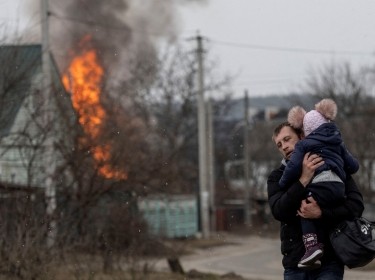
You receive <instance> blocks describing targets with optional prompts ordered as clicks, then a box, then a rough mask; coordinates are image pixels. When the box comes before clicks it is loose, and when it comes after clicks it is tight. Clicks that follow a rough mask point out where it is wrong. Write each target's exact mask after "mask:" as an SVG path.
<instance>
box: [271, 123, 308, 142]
mask: <svg viewBox="0 0 375 280" xmlns="http://www.w3.org/2000/svg"><path fill="white" fill-rule="evenodd" d="M286 126H288V127H290V128H291V129H292V130H293V131H294V132H295V133H296V134H297V135H298V137H301V136H302V134H303V131H302V129H300V128H294V127H293V126H291V125H290V123H288V122H282V123H280V124H279V125H278V126H276V127H275V129H274V130H273V135H272V139H274V138H275V137H276V136H277V135H279V133H280V131H281V129H282V128H283V127H286Z"/></svg>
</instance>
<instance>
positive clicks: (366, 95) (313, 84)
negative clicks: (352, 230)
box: [306, 63, 375, 197]
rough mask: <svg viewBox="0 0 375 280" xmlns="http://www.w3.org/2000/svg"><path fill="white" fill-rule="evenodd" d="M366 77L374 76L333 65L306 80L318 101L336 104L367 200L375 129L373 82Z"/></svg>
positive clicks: (370, 192)
mask: <svg viewBox="0 0 375 280" xmlns="http://www.w3.org/2000/svg"><path fill="white" fill-rule="evenodd" d="M364 71H366V72H364ZM366 75H369V76H371V75H373V74H372V73H371V72H368V71H367V70H364V69H360V70H358V71H354V70H353V69H352V67H351V66H350V65H349V64H346V63H345V64H341V65H330V66H326V67H324V68H323V69H321V70H320V71H318V72H316V73H314V74H312V76H311V77H310V78H309V79H308V80H307V83H306V90H307V92H308V93H310V94H313V95H315V96H317V97H319V98H327V97H329V98H332V99H334V100H335V101H336V103H337V105H338V117H337V123H338V125H339V127H340V129H341V132H342V134H343V138H344V141H345V144H346V146H347V147H348V149H349V150H350V151H351V152H352V153H353V154H354V155H355V156H356V157H357V158H358V160H359V161H360V170H359V172H358V173H357V175H356V176H355V178H356V181H357V183H358V184H359V186H360V188H361V190H362V191H363V192H364V194H366V195H367V196H366V197H373V196H374V191H375V188H374V185H373V181H374V176H375V169H374V160H375V157H374V156H375V155H374V153H373V149H372V143H373V141H374V140H375V139H374V133H373V131H374V130H375V125H374V123H373V121H372V118H373V111H374V108H375V100H374V98H373V96H372V95H371V92H370V91H369V89H370V88H372V86H371V83H373V79H364V77H365V76H366ZM369 83H370V84H369ZM358 132H362V133H358Z"/></svg>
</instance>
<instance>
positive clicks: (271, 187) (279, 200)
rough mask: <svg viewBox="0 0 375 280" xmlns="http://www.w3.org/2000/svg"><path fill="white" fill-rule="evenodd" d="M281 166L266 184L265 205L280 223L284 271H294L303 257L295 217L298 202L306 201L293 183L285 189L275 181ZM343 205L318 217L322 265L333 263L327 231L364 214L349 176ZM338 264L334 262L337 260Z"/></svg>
mask: <svg viewBox="0 0 375 280" xmlns="http://www.w3.org/2000/svg"><path fill="white" fill-rule="evenodd" d="M284 168H285V166H284V165H281V166H280V167H279V168H278V169H276V170H274V171H272V172H271V174H270V175H269V177H268V181H267V188H268V201H269V205H270V207H271V212H272V215H273V216H274V218H275V219H276V220H278V221H280V223H281V224H280V239H281V253H282V254H283V266H284V268H295V267H297V264H298V262H299V261H300V259H301V258H302V256H303V254H304V253H305V248H304V245H303V242H302V231H301V224H300V219H299V217H298V216H297V215H296V214H297V210H298V209H299V208H300V205H301V201H302V200H303V199H305V198H306V193H305V188H304V186H303V185H302V184H301V183H300V182H299V181H297V182H295V183H293V184H292V185H290V186H288V187H287V188H286V189H285V188H281V187H280V185H279V180H280V178H281V176H282V175H283V171H284ZM345 194H346V200H345V202H344V203H343V204H342V205H341V206H339V207H336V208H333V209H322V217H321V219H319V220H317V222H319V225H318V228H319V229H320V230H323V240H321V241H322V242H323V243H324V255H323V258H322V259H321V261H322V265H324V263H325V262H327V261H332V260H334V259H337V258H336V256H335V254H334V252H333V249H332V247H331V245H330V242H329V239H328V231H329V229H331V228H332V226H334V225H335V224H337V223H339V222H340V221H342V220H344V219H350V218H354V217H359V216H361V215H362V212H363V210H364V205H363V198H362V195H361V193H360V192H359V190H358V187H357V185H356V183H355V182H354V180H353V179H352V177H351V176H350V175H348V176H347V179H346V181H345ZM337 261H338V259H337Z"/></svg>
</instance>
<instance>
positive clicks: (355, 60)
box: [0, 0, 375, 96]
mask: <svg viewBox="0 0 375 280" xmlns="http://www.w3.org/2000/svg"><path fill="white" fill-rule="evenodd" d="M31 1H32V2H34V3H35V2H38V1H39V2H40V0H1V1H0V20H1V21H2V22H3V21H7V22H12V23H13V24H18V25H20V26H23V27H24V28H26V29H29V28H30V29H31V28H32V27H35V25H38V21H37V20H35V18H36V16H35V14H34V17H33V18H27V17H24V16H22V17H21V19H20V14H21V15H25V10H26V9H28V7H29V6H30V2H31ZM136 1H141V0H136ZM143 1H150V0H143ZM153 1H156V0H153ZM157 1H166V0H157ZM169 1H177V2H179V3H181V2H184V3H185V4H184V5H176V6H177V7H179V8H178V9H177V13H176V14H177V17H176V18H177V20H178V21H179V25H180V29H179V30H180V32H179V34H180V39H181V40H185V39H186V38H191V37H193V36H195V35H196V34H197V31H199V33H200V34H201V35H202V36H203V37H205V38H206V39H207V40H205V41H204V47H205V48H206V49H208V50H209V55H210V57H211V58H214V59H215V60H217V61H218V62H219V67H220V68H219V69H218V70H219V71H220V72H221V73H223V74H225V73H230V74H233V75H235V76H236V77H237V78H236V79H235V80H234V83H233V88H234V90H235V93H236V95H238V96H241V95H243V92H244V90H245V89H247V90H249V92H250V94H251V95H257V96H258V95H267V94H286V93H289V92H291V91H296V90H298V89H299V86H300V85H301V84H303V82H304V81H305V79H306V77H307V75H308V71H309V70H310V69H317V68H319V67H322V66H323V65H324V64H329V63H332V62H334V63H342V62H344V61H346V62H350V63H351V64H352V65H353V66H354V67H360V66H365V65H373V64H374V62H375V55H374V53H375V37H374V29H375V1H374V0H195V1H192V0H189V1H188V0H169ZM186 2H192V3H190V4H186ZM34 6H35V5H34ZM36 6H37V7H39V5H36ZM31 14H32V13H31ZM155 16H156V15H155ZM186 44H188V43H186ZM189 44H190V45H191V42H190V43H189Z"/></svg>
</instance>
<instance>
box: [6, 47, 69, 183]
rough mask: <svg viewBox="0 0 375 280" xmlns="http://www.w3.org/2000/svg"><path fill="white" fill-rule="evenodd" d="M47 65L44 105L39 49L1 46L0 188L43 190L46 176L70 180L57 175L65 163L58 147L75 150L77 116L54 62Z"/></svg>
mask: <svg viewBox="0 0 375 280" xmlns="http://www.w3.org/2000/svg"><path fill="white" fill-rule="evenodd" d="M50 62H51V65H50V66H51V67H50V69H51V80H52V81H51V86H50V87H49V89H48V90H50V93H51V98H49V99H48V100H45V98H44V97H43V96H45V95H44V94H43V91H44V90H45V89H43V86H42V85H43V83H42V78H43V75H42V48H41V46H40V45H6V46H0V63H1V65H2V67H1V68H0V72H1V74H0V182H1V184H3V185H7V184H8V185H17V186H24V187H44V184H45V182H46V180H47V178H48V177H50V178H54V179H55V180H56V182H57V181H61V180H63V178H62V177H64V178H68V177H69V176H68V177H66V176H65V175H66V174H64V172H58V170H59V168H60V167H61V166H62V165H63V164H64V160H63V156H62V154H61V151H60V150H59V149H58V146H59V145H60V146H61V145H62V144H63V145H64V146H65V147H67V146H69V145H73V142H72V139H73V135H72V130H71V129H70V128H71V127H72V126H73V125H74V124H75V122H76V113H75V111H74V109H73V107H72V104H71V100H70V96H69V95H68V94H67V93H66V91H65V89H64V87H63V85H62V83H61V79H60V75H59V72H58V69H57V66H56V64H55V63H54V60H53V58H52V57H51V60H50ZM46 113H47V115H48V116H49V117H48V119H47V118H46V116H47V115H46ZM51 167H53V168H51ZM51 172H53V174H52V173H51Z"/></svg>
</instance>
